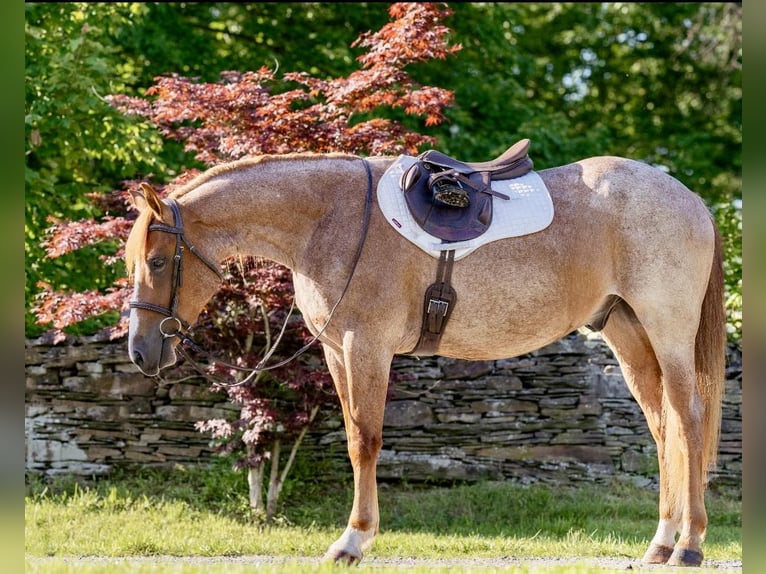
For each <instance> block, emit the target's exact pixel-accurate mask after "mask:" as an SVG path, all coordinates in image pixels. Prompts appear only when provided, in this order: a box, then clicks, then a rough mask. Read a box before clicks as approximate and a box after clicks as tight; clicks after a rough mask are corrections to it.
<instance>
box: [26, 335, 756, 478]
mask: <svg viewBox="0 0 766 574" xmlns="http://www.w3.org/2000/svg"><path fill="white" fill-rule="evenodd" d="M393 368H394V369H395V371H396V372H397V373H398V375H399V377H398V378H399V380H398V382H397V383H396V385H395V387H394V389H393V391H392V397H391V400H390V402H389V403H388V405H387V408H386V417H385V426H384V436H383V443H384V444H383V451H382V453H381V457H380V461H379V464H378V475H379V477H380V478H381V479H384V480H385V479H407V480H411V481H421V480H479V479H506V480H507V479H513V480H517V481H521V482H536V481H545V482H560V481H567V482H572V481H581V480H587V481H593V480H596V481H598V480H602V479H607V478H611V477H615V476H616V477H627V478H629V479H630V480H633V481H635V482H638V483H645V484H649V483H652V482H654V481H656V469H657V462H656V449H655V447H654V443H653V441H652V439H651V436H650V435H649V432H648V429H647V426H646V422H645V420H644V418H643V414H642V413H641V411H640V409H639V407H638V405H637V404H636V402H635V400H634V399H633V398H632V396H631V395H630V393H629V391H628V389H627V386H626V385H625V382H624V380H623V378H622V375H621V373H620V370H619V367H618V365H617V362H616V361H615V360H614V358H613V357H612V355H611V352H610V351H609V349H608V348H607V347H606V345H604V343H603V342H602V341H601V340H600V339H599V338H598V337H597V336H584V335H581V334H578V333H574V334H572V335H570V336H568V337H565V338H563V339H561V340H560V341H557V342H556V343H553V344H552V345H549V346H547V347H545V348H543V349H540V350H539V351H536V352H534V353H530V354H529V355H524V356H521V357H516V358H512V359H503V360H498V361H458V360H453V359H445V358H436V357H434V358H426V359H416V358H411V357H397V358H395V360H394V365H393ZM26 375H27V376H26V405H25V406H26V418H25V425H26V435H25V438H26V452H27V457H26V468H27V470H29V471H34V472H40V473H44V474H56V473H72V474H83V475H94V474H101V473H105V472H108V471H109V470H110V469H112V468H114V467H115V466H124V465H127V464H135V463H138V464H142V465H152V466H172V465H174V464H199V463H205V462H207V461H209V460H210V457H211V456H212V451H211V449H210V447H209V445H208V437H207V436H205V435H203V434H201V433H199V432H197V431H196V430H195V429H194V423H195V422H196V421H200V420H204V419H208V418H227V417H233V416H236V407H233V406H232V405H230V404H228V403H227V402H226V400H225V397H224V396H223V395H222V394H217V393H211V392H209V391H208V390H207V386H206V384H205V383H204V382H203V381H201V380H200V379H198V378H194V377H193V376H190V377H189V378H185V380H180V381H179V382H175V383H167V384H158V383H157V382H156V381H155V380H153V379H148V378H146V377H144V376H143V375H141V374H140V373H139V372H138V371H137V370H136V369H135V367H134V366H133V365H132V364H131V363H130V362H129V360H128V358H127V349H126V343H125V342H124V341H121V342H117V343H106V342H99V341H93V340H88V339H77V340H71V341H69V342H67V344H64V345H59V346H49V345H45V344H43V343H41V342H40V341H28V342H27V346H26ZM741 396H742V375H741V361H740V356H739V354H738V353H737V352H736V351H734V350H733V351H732V352H731V354H730V358H729V367H728V371H727V383H726V395H725V399H724V409H723V416H724V420H723V426H722V435H721V446H720V454H719V470H718V472H716V473H715V475H714V476H713V480H714V481H717V482H720V483H734V484H737V485H738V484H740V481H741V471H742V408H741ZM304 448H305V451H306V452H307V456H317V457H323V458H324V459H326V460H327V459H329V462H330V463H332V464H336V465H338V466H339V467H340V466H344V467H347V466H348V461H347V456H346V450H345V434H344V431H343V428H342V424H341V422H340V420H339V418H338V417H330V418H329V419H327V420H326V421H325V422H323V423H321V425H319V426H318V427H317V428H315V429H313V430H312V432H311V433H309V435H308V436H307V442H306V445H305V447H304Z"/></svg>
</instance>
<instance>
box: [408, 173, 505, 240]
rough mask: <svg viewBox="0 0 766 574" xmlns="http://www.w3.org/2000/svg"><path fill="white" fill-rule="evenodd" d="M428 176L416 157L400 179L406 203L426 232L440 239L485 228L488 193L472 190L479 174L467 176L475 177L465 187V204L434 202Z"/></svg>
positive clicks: (489, 215)
mask: <svg viewBox="0 0 766 574" xmlns="http://www.w3.org/2000/svg"><path fill="white" fill-rule="evenodd" d="M429 176H430V174H429V172H428V171H427V170H426V168H425V167H424V166H423V164H422V162H420V161H418V162H415V163H414V164H412V165H411V166H410V167H409V168H408V169H407V170H406V171H405V172H404V173H403V174H402V177H401V179H400V181H401V187H402V190H403V191H404V198H405V201H406V203H407V207H408V208H409V210H410V213H411V215H412V217H413V219H414V220H415V221H416V222H417V223H418V225H420V226H421V227H422V228H423V230H424V231H426V233H429V234H431V235H433V236H434V237H438V238H439V239H442V240H444V241H466V240H469V239H474V238H476V237H478V236H480V235H481V234H482V233H484V232H485V231H487V229H488V228H489V225H490V223H492V195H490V194H487V193H481V192H478V191H476V189H481V188H482V187H483V182H482V179H481V174H479V173H477V174H473V175H471V176H469V179H474V178H476V180H475V181H473V182H472V183H473V186H474V189H471V188H468V189H466V193H467V194H468V195H469V196H470V201H469V203H468V205H467V206H465V207H452V206H449V205H445V204H442V203H438V202H435V201H434V197H433V192H432V190H431V187H430V186H429ZM466 187H468V186H466Z"/></svg>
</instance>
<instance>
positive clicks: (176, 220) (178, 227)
mask: <svg viewBox="0 0 766 574" xmlns="http://www.w3.org/2000/svg"><path fill="white" fill-rule="evenodd" d="M163 203H165V205H167V206H168V207H170V210H171V211H172V212H173V225H172V226H170V225H165V224H164V223H152V224H151V225H150V226H149V231H162V232H163V233H172V234H173V235H175V236H176V252H175V254H174V255H173V277H172V279H171V284H170V285H171V291H170V305H169V306H168V307H163V306H161V305H155V304H154V303H146V302H144V301H131V302H130V308H131V309H145V310H147V311H154V312H155V313H159V314H160V315H165V318H164V319H163V320H162V321H161V322H160V333H161V334H162V336H163V337H165V338H166V339H167V338H169V337H175V336H177V335H179V333H180V332H181V330H182V329H188V328H189V323H187V322H186V321H184V320H183V319H181V318H180V317H179V316H178V290H179V289H180V288H181V284H182V282H183V254H184V245H186V247H188V248H189V251H191V252H192V253H193V254H194V255H196V256H197V259H199V260H200V261H202V263H204V264H205V265H207V267H208V268H209V269H210V270H211V271H212V272H213V273H215V274H216V275H218V277H219V278H220V279H221V281H223V280H224V276H223V273H222V272H221V270H220V269H219V268H218V265H215V264H214V263H213V262H212V261H210V259H208V258H207V257H205V256H204V255H202V254H201V253H200V252H199V251H197V249H196V248H195V247H194V245H192V244H191V242H190V241H189V239H188V238H187V237H186V235H185V234H184V224H183V221H182V219H181V210H180V209H179V208H178V203H177V202H176V200H175V199H166V200H164V201H163ZM174 321H175V323H176V325H175V326H174V327H175V328H174V330H173V331H168V330H167V327H166V325H165V324H166V323H167V322H171V323H172V322H174Z"/></svg>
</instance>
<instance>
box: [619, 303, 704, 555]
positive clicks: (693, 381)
mask: <svg viewBox="0 0 766 574" xmlns="http://www.w3.org/2000/svg"><path fill="white" fill-rule="evenodd" d="M670 299H671V298H670V297H667V298H666V299H665V304H659V301H662V299H654V301H653V304H651V305H649V304H645V305H644V306H643V307H640V308H637V307H636V306H635V305H634V306H633V310H634V312H635V315H636V317H638V319H639V321H640V322H641V325H642V326H643V329H644V331H645V333H646V336H647V340H648V341H650V343H651V348H652V351H653V352H654V356H655V358H656V364H657V365H658V366H659V371H660V373H661V374H662V375H661V382H662V402H661V408H660V425H659V426H660V433H659V435H660V441H659V443H658V448H659V449H660V451H661V453H662V454H661V468H662V472H663V475H664V478H663V480H662V483H663V484H662V485H661V489H662V496H663V497H664V503H662V506H661V509H660V511H661V516H660V524H659V527H658V529H657V534H656V535H655V538H654V539H653V541H652V546H651V547H650V549H649V552H648V556H647V559H648V560H657V561H659V560H662V559H664V556H665V554H666V552H667V550H666V548H669V546H668V543H669V542H670V541H671V536H672V534H675V530H676V528H677V529H678V531H679V537H678V541H677V542H676V544H675V546H674V548H673V552H672V554H671V555H670V557H669V558H668V561H667V564H668V565H672V566H699V565H700V564H701V563H702V558H703V554H702V547H701V544H702V541H703V539H704V537H705V530H706V528H707V514H706V512H705V503H704V491H705V480H706V466H707V462H708V453H709V449H710V445H709V444H707V436H706V427H705V420H706V416H707V414H706V404H705V400H704V399H705V397H703V396H702V394H701V392H700V390H699V389H698V387H697V370H696V365H695V339H696V332H697V326H698V325H699V321H700V314H699V307H697V306H695V305H693V304H688V303H689V301H694V300H695V298H694V294H693V293H689V298H688V300H680V301H679V300H677V299H676V300H675V301H671V300H670ZM653 408H655V409H656V404H655V406H654V407H653ZM679 518H680V523H679Z"/></svg>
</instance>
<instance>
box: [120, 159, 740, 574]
mask: <svg viewBox="0 0 766 574" xmlns="http://www.w3.org/2000/svg"><path fill="white" fill-rule="evenodd" d="M395 159H396V158H393V157H384V156H375V157H361V156H357V155H351V154H343V153H325V154H315V153H292V154H286V155H274V156H271V155H263V156H257V157H253V158H246V159H239V160H234V161H231V162H228V163H224V164H221V165H218V166H215V167H212V168H210V169H208V170H207V171H204V172H203V173H201V174H200V175H198V176H196V178H195V179H193V180H192V181H190V182H188V183H187V184H185V185H183V186H181V187H179V188H178V189H177V190H176V191H174V192H173V193H171V194H170V195H169V197H168V198H166V199H160V197H159V196H158V195H157V193H156V192H155V191H154V189H153V188H152V187H151V186H149V185H148V184H145V185H143V186H142V189H141V190H135V191H132V192H131V195H132V203H133V205H134V207H135V208H136V209H137V210H138V217H137V219H136V221H135V223H134V224H133V228H132V230H131V232H130V234H129V237H128V239H127V242H126V246H125V262H126V265H127V268H128V271H129V274H131V275H132V277H133V282H134V291H133V292H134V295H133V302H132V303H131V310H130V317H129V334H128V339H129V344H128V352H129V355H130V358H131V360H132V361H133V363H134V364H135V365H136V366H137V367H138V368H139V369H140V370H141V371H142V372H143V373H144V374H145V375H147V376H155V375H157V374H158V373H159V372H160V370H161V369H163V368H166V367H168V366H170V365H173V364H174V363H175V362H176V357H177V355H176V350H177V346H178V343H179V340H180V337H179V336H176V335H179V334H180V333H183V332H186V329H187V328H188V326H189V325H190V324H192V323H193V322H194V321H195V320H196V318H197V317H198V315H199V314H200V312H201V310H202V308H203V307H204V305H205V304H206V302H207V301H208V300H209V299H210V298H211V297H212V295H213V294H214V293H215V292H216V290H217V289H218V287H219V284H220V281H221V274H220V270H219V268H218V266H219V265H220V263H221V262H222V261H224V260H225V259H226V258H229V257H232V256H251V255H252V256H258V257H261V258H265V259H269V260H272V261H274V262H276V263H279V264H282V265H284V266H286V267H288V268H289V269H291V270H292V273H293V284H294V293H295V297H294V298H295V304H296V306H297V307H298V309H299V311H300V313H301V314H302V317H303V319H304V321H305V323H306V325H307V327H308V329H309V330H310V331H311V332H312V333H313V334H314V336H315V337H316V338H317V339H318V341H319V343H320V344H321V347H322V350H323V354H324V358H325V360H326V365H327V368H328V370H329V372H330V374H331V375H332V378H333V380H334V384H335V388H336V390H337V395H338V398H339V401H340V405H341V407H342V413H343V420H344V425H345V430H346V437H347V448H348V456H349V459H350V462H351V465H352V469H353V478H354V499H353V505H352V507H351V510H350V514H349V518H348V523H347V526H346V528H345V530H344V531H343V533H342V534H341V536H340V537H339V538H338V539H337V540H336V541H334V542H333V543H332V544H331V545H330V546H329V548H328V550H327V553H326V554H325V555H324V559H325V560H328V561H336V562H338V561H339V562H349V563H356V562H358V561H360V560H362V558H363V556H364V553H365V552H366V551H367V550H368V549H369V548H370V546H371V544H372V542H373V540H374V538H375V536H376V534H377V533H378V529H379V512H378V494H377V482H376V463H377V459H378V455H379V453H380V451H381V446H382V440H383V436H382V435H383V415H384V408H385V403H386V393H387V388H388V381H389V370H390V368H391V362H392V360H393V358H394V356H395V355H407V354H411V353H412V351H413V350H414V349H415V347H416V345H417V342H418V336H419V331H420V327H421V320H422V316H423V312H424V309H423V297H422V296H423V293H424V290H425V289H427V287H428V285H429V284H430V283H431V282H432V281H433V277H434V273H435V269H436V265H437V262H436V260H435V259H434V257H432V256H431V255H429V254H428V253H426V252H424V251H423V250H421V249H420V248H418V247H417V246H415V245H414V244H412V243H411V242H409V241H407V239H406V238H404V237H402V236H401V235H400V234H399V233H397V232H396V230H395V229H394V228H393V227H392V226H391V225H390V224H389V222H388V221H387V220H386V219H385V218H384V217H383V216H382V215H381V213H380V210H379V209H375V201H376V200H375V198H373V197H372V189H373V187H374V186H375V185H376V183H377V182H378V181H379V180H380V178H381V177H382V175H383V174H384V172H385V171H386V170H387V169H388V168H389V167H390V166H391V165H392V163H393V162H394V161H395ZM537 173H538V174H539V176H540V177H541V178H542V180H543V181H544V182H545V185H546V186H547V188H548V190H549V192H550V195H551V199H552V201H553V204H554V206H555V217H554V218H553V221H552V222H551V223H550V225H549V226H548V227H546V228H545V229H543V230H541V231H538V232H536V233H531V234H528V235H523V236H519V237H512V238H508V239H502V240H497V241H493V242H491V243H488V244H485V245H483V246H481V247H480V248H478V249H476V250H475V251H474V252H472V253H470V254H469V255H468V256H466V257H463V258H460V259H459V260H456V261H454V267H453V270H452V286H453V287H454V289H455V291H456V292H457V293H458V300H457V302H456V304H455V305H454V309H453V310H452V314H451V318H450V322H449V324H448V325H447V327H446V329H445V331H444V333H443V336H442V338H441V339H440V340H439V342H438V348H437V350H436V352H435V353H434V354H438V355H440V356H443V357H451V358H458V359H468V360H494V359H500V358H508V357H514V356H518V355H522V354H525V353H529V352H532V351H534V350H536V349H539V348H541V347H543V346H545V345H547V344H549V343H551V342H554V341H556V340H558V339H559V338H561V337H563V336H565V335H567V334H569V333H571V332H572V331H574V330H576V329H578V328H580V327H581V326H584V325H589V324H593V323H597V324H598V325H599V327H600V329H601V335H602V336H603V339H604V340H605V341H606V343H607V344H608V345H609V347H610V348H611V349H612V351H613V352H614V355H615V357H616V358H617V360H618V362H619V365H620V368H621V371H622V373H623V375H624V378H625V380H626V382H627V385H628V386H629V388H630V391H631V393H632V395H633V396H634V397H635V399H636V401H637V402H638V404H639V405H640V407H641V409H642V411H643V414H644V415H645V418H646V421H647V425H648V428H649V430H650V432H651V435H652V437H653V439H654V441H655V442H656V445H657V456H658V461H659V496H658V498H659V520H658V523H657V528H656V531H655V534H654V536H653V538H652V539H651V541H650V542H649V545H648V548H647V550H646V552H645V554H644V555H643V558H642V559H643V561H644V562H647V563H660V564H667V565H672V566H677V565H681V566H699V565H700V564H701V563H702V561H703V552H702V543H703V541H704V537H705V532H706V528H707V522H708V519H707V514H706V510H705V504H704V492H705V490H706V488H707V481H708V473H709V472H710V470H711V469H714V467H715V463H716V454H717V446H718V441H719V434H720V419H721V402H722V394H723V382H724V369H725V345H726V332H725V322H726V316H725V311H724V304H723V272H722V255H721V238H720V234H719V231H718V230H717V229H716V226H715V224H714V222H713V219H712V217H711V215H710V212H709V210H708V209H707V208H706V206H705V204H704V202H703V201H702V199H701V198H700V197H699V196H698V195H697V194H695V193H694V192H692V191H690V190H689V189H688V188H687V187H686V186H684V185H683V184H682V183H681V182H680V181H678V180H677V179H675V178H674V177H673V176H671V175H669V174H668V173H666V172H664V171H663V170H661V169H659V168H656V167H653V166H650V165H648V164H646V163H643V162H640V161H636V160H631V159H628V158H620V157H614V156H599V157H590V158H586V159H582V160H579V161H575V162H573V163H569V164H567V165H563V166H559V167H552V168H547V169H541V170H539V171H538V172H537ZM365 190H366V194H365ZM181 263H182V265H181ZM182 275H183V280H181V279H182V277H181V276H182ZM168 303H169V304H168Z"/></svg>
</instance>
